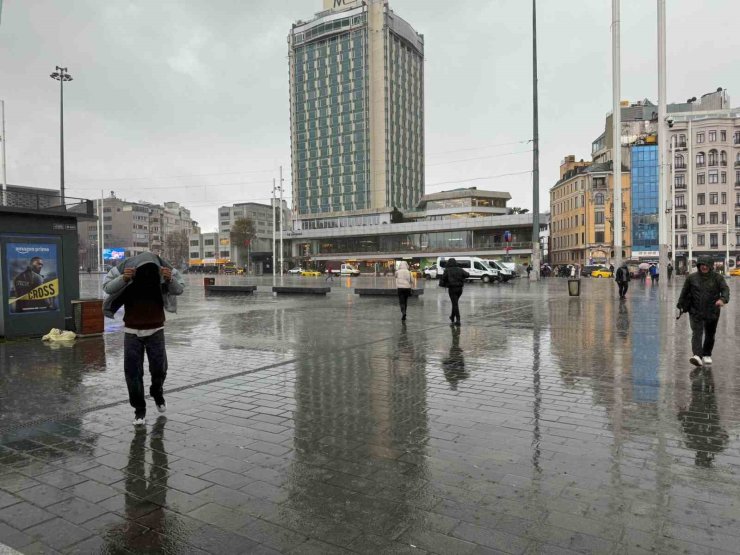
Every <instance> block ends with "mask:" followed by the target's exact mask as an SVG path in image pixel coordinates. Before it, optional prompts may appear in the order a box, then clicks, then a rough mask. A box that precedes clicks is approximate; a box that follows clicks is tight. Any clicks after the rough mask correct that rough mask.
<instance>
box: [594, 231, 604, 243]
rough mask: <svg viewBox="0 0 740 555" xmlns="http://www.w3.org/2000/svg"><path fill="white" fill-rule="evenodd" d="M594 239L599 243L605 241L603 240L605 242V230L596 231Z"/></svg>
mask: <svg viewBox="0 0 740 555" xmlns="http://www.w3.org/2000/svg"><path fill="white" fill-rule="evenodd" d="M594 240H595V241H596V242H597V243H603V242H604V232H603V231H597V232H596V233H595V234H594Z"/></svg>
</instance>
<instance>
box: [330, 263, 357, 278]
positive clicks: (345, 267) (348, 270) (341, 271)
mask: <svg viewBox="0 0 740 555" xmlns="http://www.w3.org/2000/svg"><path fill="white" fill-rule="evenodd" d="M331 273H332V274H334V275H340V276H352V277H358V276H359V275H360V270H358V269H357V267H355V266H353V265H352V264H342V265H341V266H340V267H339V268H333V269H332V270H331Z"/></svg>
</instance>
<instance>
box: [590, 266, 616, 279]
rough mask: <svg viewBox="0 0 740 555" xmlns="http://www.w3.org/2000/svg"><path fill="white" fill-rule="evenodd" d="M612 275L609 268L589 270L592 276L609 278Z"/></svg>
mask: <svg viewBox="0 0 740 555" xmlns="http://www.w3.org/2000/svg"><path fill="white" fill-rule="evenodd" d="M612 275H613V274H612V271H611V270H610V269H609V268H599V269H598V270H594V271H593V272H591V277H593V278H610V277H612Z"/></svg>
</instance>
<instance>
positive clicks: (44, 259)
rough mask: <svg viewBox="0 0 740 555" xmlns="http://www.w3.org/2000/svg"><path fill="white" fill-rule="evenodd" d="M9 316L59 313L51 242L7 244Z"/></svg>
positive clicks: (56, 266)
mask: <svg viewBox="0 0 740 555" xmlns="http://www.w3.org/2000/svg"><path fill="white" fill-rule="evenodd" d="M5 247H6V253H5V254H6V258H5V260H6V261H7V264H6V267H5V268H6V275H5V279H6V282H7V284H8V291H9V293H10V294H9V295H8V299H9V300H8V304H9V311H10V314H28V313H39V312H56V311H58V310H59V296H60V293H61V291H60V289H59V260H58V258H57V245H56V244H54V243H7V244H6V246H5Z"/></svg>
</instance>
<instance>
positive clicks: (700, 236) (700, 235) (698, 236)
mask: <svg viewBox="0 0 740 555" xmlns="http://www.w3.org/2000/svg"><path fill="white" fill-rule="evenodd" d="M696 244H697V245H699V246H700V247H703V246H704V234H703V233H697V234H696Z"/></svg>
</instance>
